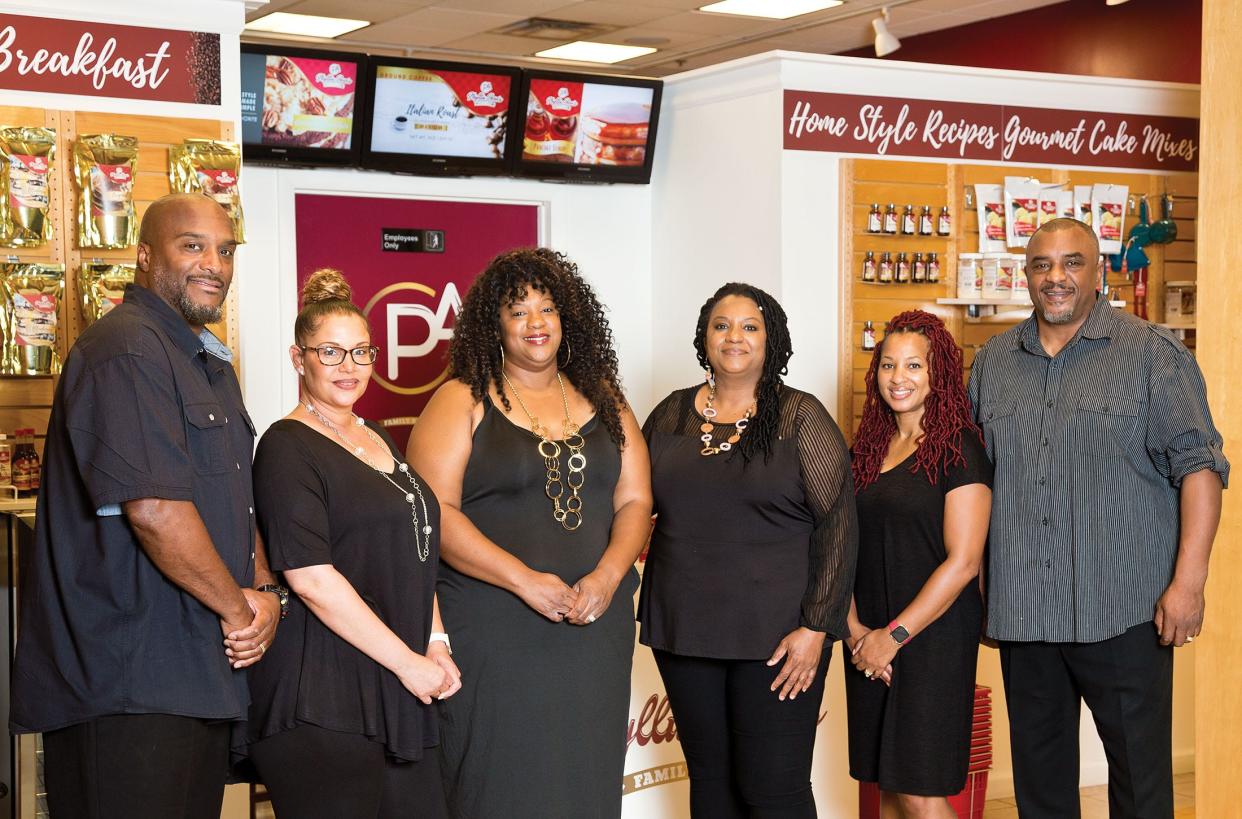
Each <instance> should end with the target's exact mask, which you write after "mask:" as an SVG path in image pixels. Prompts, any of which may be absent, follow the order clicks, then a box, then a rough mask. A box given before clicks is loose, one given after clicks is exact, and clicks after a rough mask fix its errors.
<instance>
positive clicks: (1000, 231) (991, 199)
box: [975, 185, 1007, 253]
mask: <svg viewBox="0 0 1242 819" xmlns="http://www.w3.org/2000/svg"><path fill="white" fill-rule="evenodd" d="M975 208H976V209H977V211H978V214H979V252H980V253H1004V252H1005V250H1007V247H1006V245H1005V199H1004V196H1003V194H1002V193H1001V186H1000V185H975Z"/></svg>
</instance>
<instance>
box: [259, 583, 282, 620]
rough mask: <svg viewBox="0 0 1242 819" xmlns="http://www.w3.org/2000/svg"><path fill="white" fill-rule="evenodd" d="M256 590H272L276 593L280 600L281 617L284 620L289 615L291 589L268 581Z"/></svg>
mask: <svg viewBox="0 0 1242 819" xmlns="http://www.w3.org/2000/svg"><path fill="white" fill-rule="evenodd" d="M255 591H261V592H271V593H272V594H274V595H276V599H277V600H279V601H280V619H281V620H283V619H285V618H286V617H288V616H289V590H288V589H286V588H285V587H284V586H277V585H276V584H275V583H266V584H264V585H262V586H259V588H257V589H255Z"/></svg>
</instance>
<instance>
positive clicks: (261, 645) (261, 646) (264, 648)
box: [259, 643, 267, 654]
mask: <svg viewBox="0 0 1242 819" xmlns="http://www.w3.org/2000/svg"><path fill="white" fill-rule="evenodd" d="M259 653H260V654H266V653H267V643H259Z"/></svg>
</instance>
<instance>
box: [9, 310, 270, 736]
mask: <svg viewBox="0 0 1242 819" xmlns="http://www.w3.org/2000/svg"><path fill="white" fill-rule="evenodd" d="M213 340H214V339H213ZM217 343H218V342H217ZM253 447H254V427H253V425H252V424H251V422H250V418H249V417H248V416H247V414H246V410H245V408H244V407H243V406H242V396H241V388H240V386H239V385H238V383H237V376H236V375H235V374H234V372H233V368H232V366H231V365H230V364H229V363H228V361H225V360H223V359H221V358H220V357H218V356H217V355H213V354H212V353H211V352H209V351H208V350H207V349H206V348H205V341H204V338H203V337H201V336H199V335H198V334H196V333H195V332H194V331H193V330H191V329H190V326H189V325H188V324H187V323H186V321H185V319H184V318H183V317H182V316H181V315H180V314H179V313H178V312H177V311H175V310H174V309H173V308H172V307H171V306H169V305H168V304H167V303H165V302H164V301H163V300H162V299H161V298H160V297H159V296H157V295H155V294H154V293H153V292H151V291H150V290H147V289H146V288H143V287H140V286H138V285H130V286H129V287H128V288H126V291H125V301H124V303H122V304H120V305H118V306H117V307H116V309H115V310H112V311H111V312H109V314H108V315H107V316H104V317H103V318H102V319H100V320H99V321H97V322H95V323H94V324H92V325H91V326H90V327H89V328H87V330H86V331H85V332H84V333H82V335H81V336H80V337H79V339H78V341H77V343H75V344H74V346H73V349H72V350H71V351H70V352H69V355H68V356H67V358H66V360H65V366H64V369H63V371H62V373H61V377H60V381H59V383H58V384H57V387H56V395H55V397H54V398H53V401H52V415H51V420H50V421H49V423H48V434H47V441H46V446H45V448H44V453H43V456H44V457H43V464H44V471H43V484H42V491H41V493H40V495H39V500H38V508H37V523H36V526H35V545H34V549H33V550H32V551H31V552H30V553H29V554H25V555H22V557H21V559H22V568H21V575H22V589H21V612H20V620H21V630H20V632H19V635H18V645H17V653H16V658H15V661H14V668H13V683H12V684H13V696H12V711H11V722H10V727H11V728H12V730H14V731H16V732H25V731H50V730H54V729H56V728H62V727H65V726H68V725H73V724H76V723H79V722H84V721H86V720H89V719H93V718H95V717H99V716H107V715H112V714H150V713H155V714H177V715H181V716H189V717H200V718H204V719H227V720H235V719H241V718H243V717H244V716H245V713H246V705H247V703H248V695H247V691H246V675H245V673H244V672H242V671H234V670H233V669H232V668H231V667H230V666H229V663H228V658H227V657H226V656H225V654H224V649H223V646H222V644H221V634H220V621H219V618H218V617H217V616H216V614H215V613H214V612H212V611H211V610H210V609H208V608H207V607H206V606H204V605H203V604H201V603H199V602H198V601H197V600H196V599H195V598H194V597H192V596H191V595H190V594H188V593H187V592H184V591H182V590H181V588H180V587H178V586H177V585H175V584H174V583H172V582H171V581H170V580H168V578H166V577H165V576H164V575H163V574H162V573H161V572H160V570H159V569H158V568H156V566H155V564H154V563H152V562H151V560H150V558H148V557H147V554H146V552H145V551H143V549H142V546H141V545H140V544H139V543H138V541H137V539H136V538H135V537H134V533H133V529H131V528H130V525H129V521H128V520H127V519H126V518H125V516H124V514H123V513H122V509H121V506H120V505H121V504H123V503H125V502H126V501H131V500H138V499H143V498H161V499H165V500H175V501H191V502H193V504H194V506H195V509H196V510H197V511H198V514H199V516H200V517H201V518H202V520H203V524H204V525H205V527H206V529H207V533H208V535H210V536H211V542H212V546H213V547H214V548H215V550H216V552H217V553H218V554H219V555H220V559H221V560H222V561H223V562H224V565H225V567H226V568H227V569H228V571H229V573H230V574H231V575H232V577H233V579H234V580H236V581H237V583H238V584H239V585H241V586H249V585H250V584H251V583H252V581H253V576H254V521H253V514H252V512H253V509H252V507H253V505H254V499H253V495H252V492H251V474H250V455H251V452H252V449H253Z"/></svg>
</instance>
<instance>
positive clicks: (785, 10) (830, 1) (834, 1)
mask: <svg viewBox="0 0 1242 819" xmlns="http://www.w3.org/2000/svg"><path fill="white" fill-rule="evenodd" d="M842 2H844V0H720V2H719V3H712V4H711V5H707V6H700V7H699V11H707V12H711V13H712V14H740V15H744V16H746V17H771V18H772V19H774V20H788V19H789V18H790V17H797V16H798V15H800V14H810V13H811V12H813V11H823V10H824V9H830V8H832V7H833V6H839V5H841V3H842Z"/></svg>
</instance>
